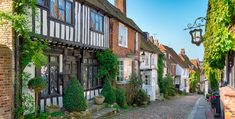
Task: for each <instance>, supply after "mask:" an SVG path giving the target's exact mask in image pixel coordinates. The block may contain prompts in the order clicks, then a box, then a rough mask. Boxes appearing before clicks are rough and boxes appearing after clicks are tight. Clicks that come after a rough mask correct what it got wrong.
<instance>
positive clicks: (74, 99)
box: [63, 78, 87, 111]
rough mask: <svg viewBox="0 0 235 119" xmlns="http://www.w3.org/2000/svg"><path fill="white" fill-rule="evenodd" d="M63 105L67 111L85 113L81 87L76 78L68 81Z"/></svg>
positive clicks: (84, 100) (85, 106)
mask: <svg viewBox="0 0 235 119" xmlns="http://www.w3.org/2000/svg"><path fill="white" fill-rule="evenodd" d="M63 104H64V108H65V109H66V110H67V111H85V110H86V109H87V103H86V99H85V98H84V90H83V87H82V86H81V84H80V82H79V81H78V80H77V79H76V78H73V79H72V80H70V81H69V83H68V86H67V88H66V90H65V94H64V99H63Z"/></svg>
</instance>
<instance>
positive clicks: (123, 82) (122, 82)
mask: <svg viewBox="0 0 235 119" xmlns="http://www.w3.org/2000/svg"><path fill="white" fill-rule="evenodd" d="M116 83H117V84H128V83H129V81H116Z"/></svg>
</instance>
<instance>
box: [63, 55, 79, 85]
mask: <svg viewBox="0 0 235 119" xmlns="http://www.w3.org/2000/svg"><path fill="white" fill-rule="evenodd" d="M77 67H78V65H77V60H76V57H74V56H68V57H67V58H66V63H65V68H64V88H65V89H66V87H67V85H68V81H69V80H71V79H72V78H75V79H77V80H78V70H77Z"/></svg>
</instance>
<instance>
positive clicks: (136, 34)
mask: <svg viewBox="0 0 235 119" xmlns="http://www.w3.org/2000/svg"><path fill="white" fill-rule="evenodd" d="M138 39H139V37H138V32H136V33H135V50H138V46H139V44H138Z"/></svg>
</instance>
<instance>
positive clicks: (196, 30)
mask: <svg viewBox="0 0 235 119" xmlns="http://www.w3.org/2000/svg"><path fill="white" fill-rule="evenodd" d="M205 21H206V18H204V17H198V18H197V19H196V20H195V21H194V23H193V24H188V25H187V28H185V29H184V30H189V34H190V36H191V42H192V44H196V45H197V46H200V44H201V43H202V42H203V40H204V38H203V35H202V32H203V30H202V28H201V27H204V26H205Z"/></svg>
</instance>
